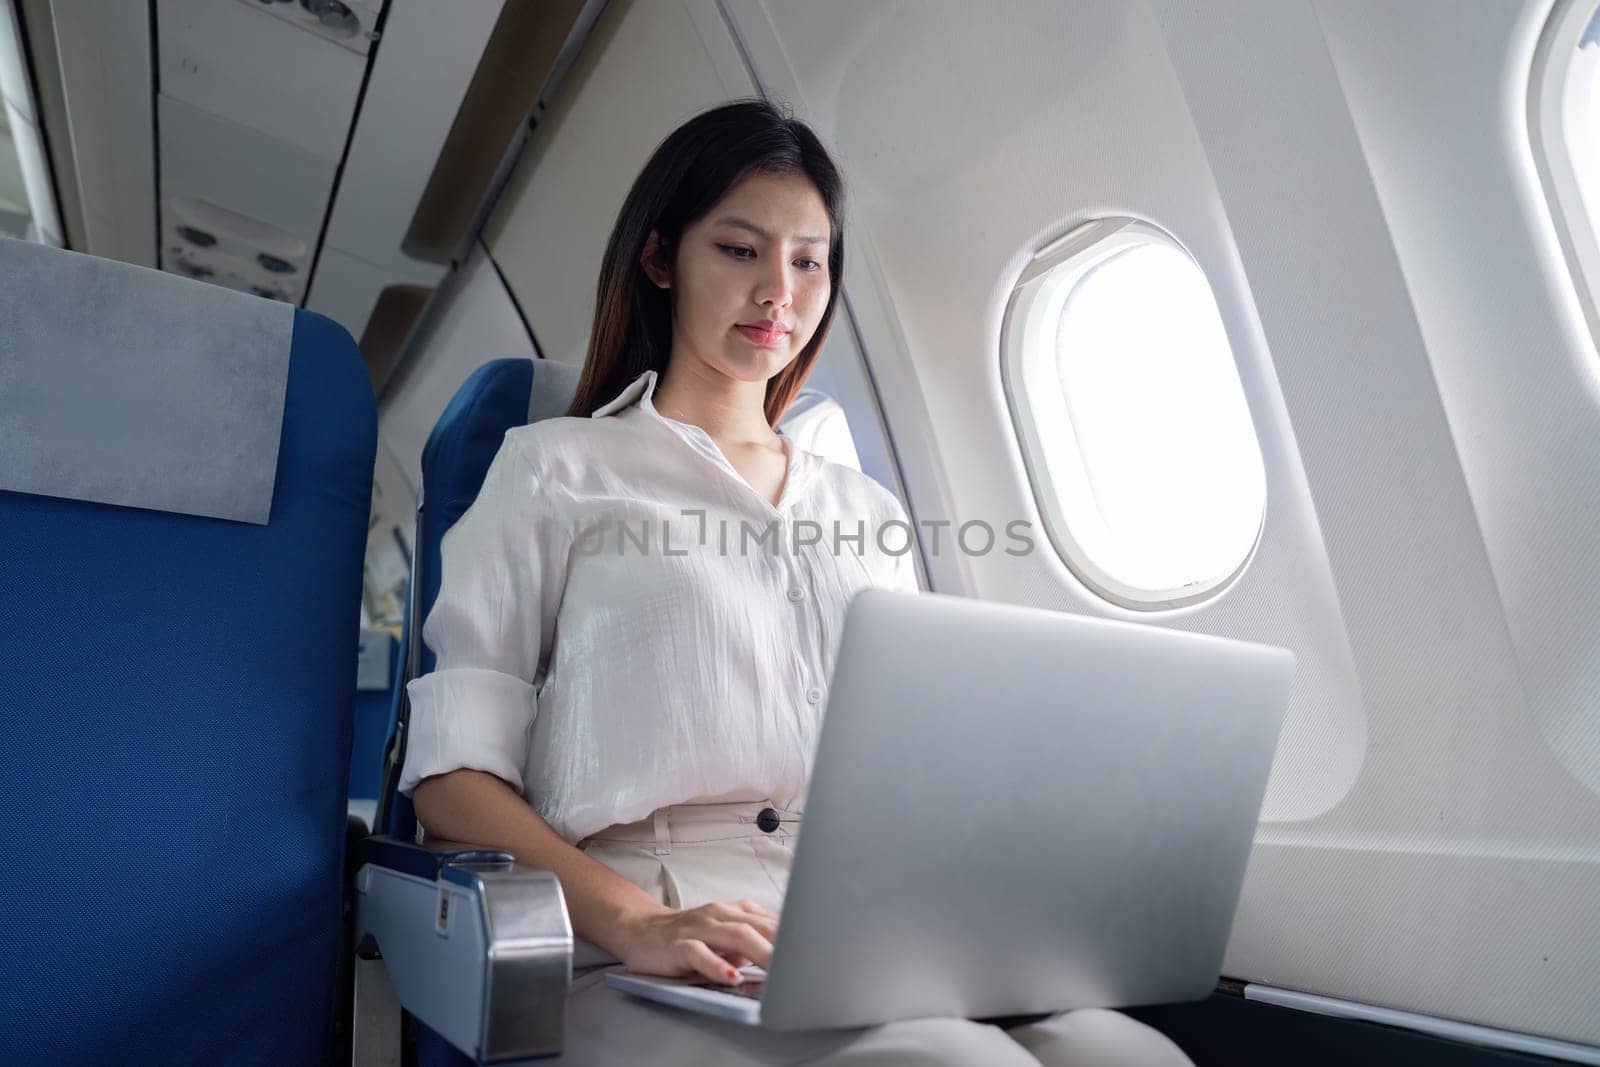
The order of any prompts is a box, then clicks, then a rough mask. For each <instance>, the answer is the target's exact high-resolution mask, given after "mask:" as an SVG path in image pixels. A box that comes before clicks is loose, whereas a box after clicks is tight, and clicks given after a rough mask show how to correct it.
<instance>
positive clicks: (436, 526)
mask: <svg viewBox="0 0 1600 1067" xmlns="http://www.w3.org/2000/svg"><path fill="white" fill-rule="evenodd" d="M578 373H579V368H577V367H575V366H573V365H571V364H568V363H561V362H557V361H555V360H546V359H539V360H531V359H497V360H492V361H490V362H488V363H485V364H484V365H483V366H481V367H479V368H478V369H477V370H475V371H473V372H472V374H471V375H469V376H468V378H467V380H466V381H465V382H463V383H462V385H461V388H459V389H457V390H456V393H455V395H454V396H453V397H451V398H450V403H449V404H447V405H446V406H445V409H444V412H443V413H442V414H441V415H440V416H439V421H438V422H436V423H435V424H434V427H433V432H432V433H430V434H429V435H428V441H427V444H426V445H424V446H423V449H422V488H421V492H420V493H419V494H418V499H419V503H418V507H417V533H416V538H415V544H414V545H413V547H412V556H413V560H414V561H415V566H414V568H413V574H412V581H411V584H412V595H411V600H412V603H411V605H410V607H409V610H408V611H407V616H406V625H405V636H404V637H403V638H402V641H403V643H404V646H405V648H406V650H407V651H406V655H407V658H408V670H407V673H406V680H408V681H409V680H410V679H412V678H416V677H419V676H421V675H423V674H426V673H428V672H429V671H431V670H433V661H434V655H433V651H432V650H431V649H429V648H428V647H427V644H426V643H425V642H424V641H423V640H422V639H421V629H422V624H423V622H424V621H426V619H427V617H428V610H429V609H430V608H431V607H432V606H433V601H434V599H435V598H436V597H437V596H438V595H439V569H440V565H439V546H440V544H441V543H442V542H443V541H444V535H445V532H446V531H448V530H449V529H450V527H452V526H454V525H455V524H456V520H457V519H459V518H461V516H462V515H463V514H465V513H466V510H467V508H469V507H471V506H472V502H473V501H474V500H476V499H477V496H478V490H479V489H481V488H482V487H483V478H484V475H486V474H488V473H489V464H490V463H491V462H493V460H494V457H495V453H496V452H498V451H499V450H500V444H501V442H502V440H503V439H504V438H505V435H506V431H508V430H512V429H515V428H516V427H518V426H525V425H527V424H528V423H531V422H537V421H539V420H540V419H543V418H549V417H551V416H556V415H563V414H565V413H566V410H567V407H568V406H569V405H570V404H571V403H572V397H573V395H574V394H575V393H576V391H577V387H578ZM396 695H397V698H398V699H397V700H396V701H395V714H394V717H393V719H392V721H391V723H390V728H389V737H388V741H387V744H386V746H385V751H386V752H387V753H389V759H390V763H389V765H388V766H387V767H386V773H385V777H384V783H383V789H382V795H381V796H380V799H379V808H378V826H379V828H380V832H382V833H386V834H389V835H391V836H394V837H399V838H403V839H405V840H408V841H409V840H411V839H413V838H414V837H415V836H416V830H417V821H416V815H415V813H414V812H413V810H412V807H411V798H409V797H405V796H402V795H400V794H399V793H397V792H396V791H395V785H396V784H398V782H399V773H400V769H401V767H402V766H403V765H404V756H405V748H404V744H405V733H404V730H405V720H406V716H407V715H408V713H409V705H407V704H406V702H405V701H406V698H405V694H404V686H403V685H402V686H401V692H399V693H397V694H396ZM397 737H398V739H399V743H398V745H397V744H396V739H397Z"/></svg>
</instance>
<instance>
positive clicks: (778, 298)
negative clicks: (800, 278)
mask: <svg viewBox="0 0 1600 1067" xmlns="http://www.w3.org/2000/svg"><path fill="white" fill-rule="evenodd" d="M756 302H757V303H760V304H768V303H770V304H774V305H776V306H778V307H788V306H789V305H790V304H792V303H793V302H794V283H793V281H792V280H791V279H790V277H789V270H788V268H787V267H784V266H778V267H776V268H773V269H771V270H769V271H768V273H767V274H766V276H765V277H763V278H762V279H761V287H760V288H759V289H758V290H757V291H756Z"/></svg>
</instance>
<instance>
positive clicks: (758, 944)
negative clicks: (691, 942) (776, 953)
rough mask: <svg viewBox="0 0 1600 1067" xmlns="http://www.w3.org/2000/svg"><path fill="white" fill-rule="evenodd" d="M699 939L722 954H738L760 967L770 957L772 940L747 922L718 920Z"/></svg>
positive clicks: (764, 964) (763, 965)
mask: <svg viewBox="0 0 1600 1067" xmlns="http://www.w3.org/2000/svg"><path fill="white" fill-rule="evenodd" d="M700 939H701V940H702V941H704V942H705V943H706V944H707V945H709V946H711V947H712V948H713V949H716V950H717V951H718V952H720V953H722V954H723V955H724V956H731V955H734V954H740V955H743V956H746V957H748V958H749V960H750V962H752V963H755V964H759V965H760V966H762V967H765V966H766V965H767V964H768V962H769V961H770V960H771V959H772V942H771V941H768V940H767V939H766V937H765V936H763V935H762V934H761V932H760V931H758V930H757V929H756V928H755V927H754V926H752V925H751V924H750V923H748V922H737V921H735V922H718V923H717V924H716V925H714V926H713V927H711V929H709V930H707V931H705V932H704V933H703V934H701V936H700Z"/></svg>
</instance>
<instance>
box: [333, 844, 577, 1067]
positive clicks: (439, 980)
mask: <svg viewBox="0 0 1600 1067" xmlns="http://www.w3.org/2000/svg"><path fill="white" fill-rule="evenodd" d="M360 856H361V866H360V870H359V871H358V872H357V874H356V924H355V938H356V946H357V947H356V953H357V955H359V956H361V957H363V958H365V959H373V958H375V957H378V956H381V958H382V959H383V962H384V967H385V969H386V970H387V971H388V974H389V979H390V981H391V983H392V984H393V986H394V990H395V994H396V996H397V997H398V999H399V1001H400V1004H401V1005H402V1006H404V1007H405V1009H406V1010H407V1011H409V1012H411V1014H413V1015H415V1016H416V1017H417V1018H418V1019H420V1020H422V1022H424V1023H425V1024H427V1025H428V1026H430V1027H432V1028H433V1029H434V1030H437V1031H438V1032H439V1033H440V1035H441V1036H443V1037H444V1039H445V1040H446V1041H449V1042H450V1043H451V1044H452V1045H454V1046H455V1047H456V1048H458V1049H460V1050H461V1051H462V1052H464V1053H466V1054H467V1055H469V1056H472V1057H474V1058H475V1059H477V1060H478V1061H479V1062H480V1063H489V1062H493V1061H496V1060H507V1059H521V1058H526V1057H530V1056H538V1055H547V1054H554V1053H558V1052H560V1051H561V1047H562V1042H563V1038H564V1036H565V1033H564V1031H565V1026H566V1004H567V988H568V986H569V985H570V984H571V982H572V946H573V940H572V924H571V922H570V921H569V919H568V917H567V906H566V900H565V899H564V898H563V897H562V894H561V883H560V881H559V880H558V879H557V878H556V876H555V875H554V874H552V873H550V872H549V871H536V870H531V869H529V868H526V867H519V866H517V865H516V863H515V861H514V860H513V858H512V856H511V854H510V853H508V852H505V851H503V850H500V849H489V848H480V847H477V846H474V845H466V844H460V843H456V842H448V841H430V842H428V843H426V844H421V845H419V844H413V843H412V842H410V841H404V840H401V839H400V838H395V837H369V838H366V839H365V840H364V841H362V842H361V845H360Z"/></svg>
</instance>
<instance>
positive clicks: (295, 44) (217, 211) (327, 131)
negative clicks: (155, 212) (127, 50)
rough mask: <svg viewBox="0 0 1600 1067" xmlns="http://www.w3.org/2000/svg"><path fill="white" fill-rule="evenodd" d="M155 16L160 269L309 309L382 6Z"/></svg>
mask: <svg viewBox="0 0 1600 1067" xmlns="http://www.w3.org/2000/svg"><path fill="white" fill-rule="evenodd" d="M291 8H292V10H290V9H291ZM156 10H157V33H158V47H157V49H156V52H157V55H158V57H159V71H158V73H159V78H160V80H159V83H158V85H159V90H160V92H159V95H158V98H157V124H156V125H157V142H158V145H159V149H160V204H159V218H160V223H161V250H160V253H161V254H160V261H161V266H162V267H163V269H166V270H170V271H174V272H177V273H181V274H186V275H188V276H190V277H195V278H201V279H204V280H207V281H211V282H215V283H218V284H221V285H226V286H228V287H230V288H234V289H240V290H243V291H246V292H252V293H255V294H257V295H259V296H264V297H269V298H273V299H278V300H287V301H290V302H292V303H299V302H300V301H302V300H303V299H304V296H305V292H306V285H307V281H308V279H309V277H310V274H311V269H312V266H313V264H314V262H315V256H316V251H317V245H318V242H319V240H320V239H321V235H322V228H323V222H324V220H325V218H326V216H327V210H328V204H329V201H330V200H331V199H332V197H333V193H334V183H335V181H336V178H337V175H338V171H339V163H340V160H341V159H342V158H343V156H344V150H345V143H346V141H347V140H348V138H349V134H350V126H351V123H352V122H353V121H354V119H355V112H356V105H357V102H358V100H359V98H360V95H361V85H362V82H363V80H364V79H365V77H366V68H367V60H368V53H369V52H370V51H371V46H372V42H373V40H374V39H375V37H374V35H375V33H376V26H377V19H378V15H379V13H380V12H379V8H378V6H377V5H376V4H367V5H362V4H342V3H331V2H322V0H312V2H308V3H305V4H301V3H294V4H287V3H282V2H270V3H262V2H260V0H250V2H247V0H228V2H222V0H159V2H158V4H157V6H156Z"/></svg>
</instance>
